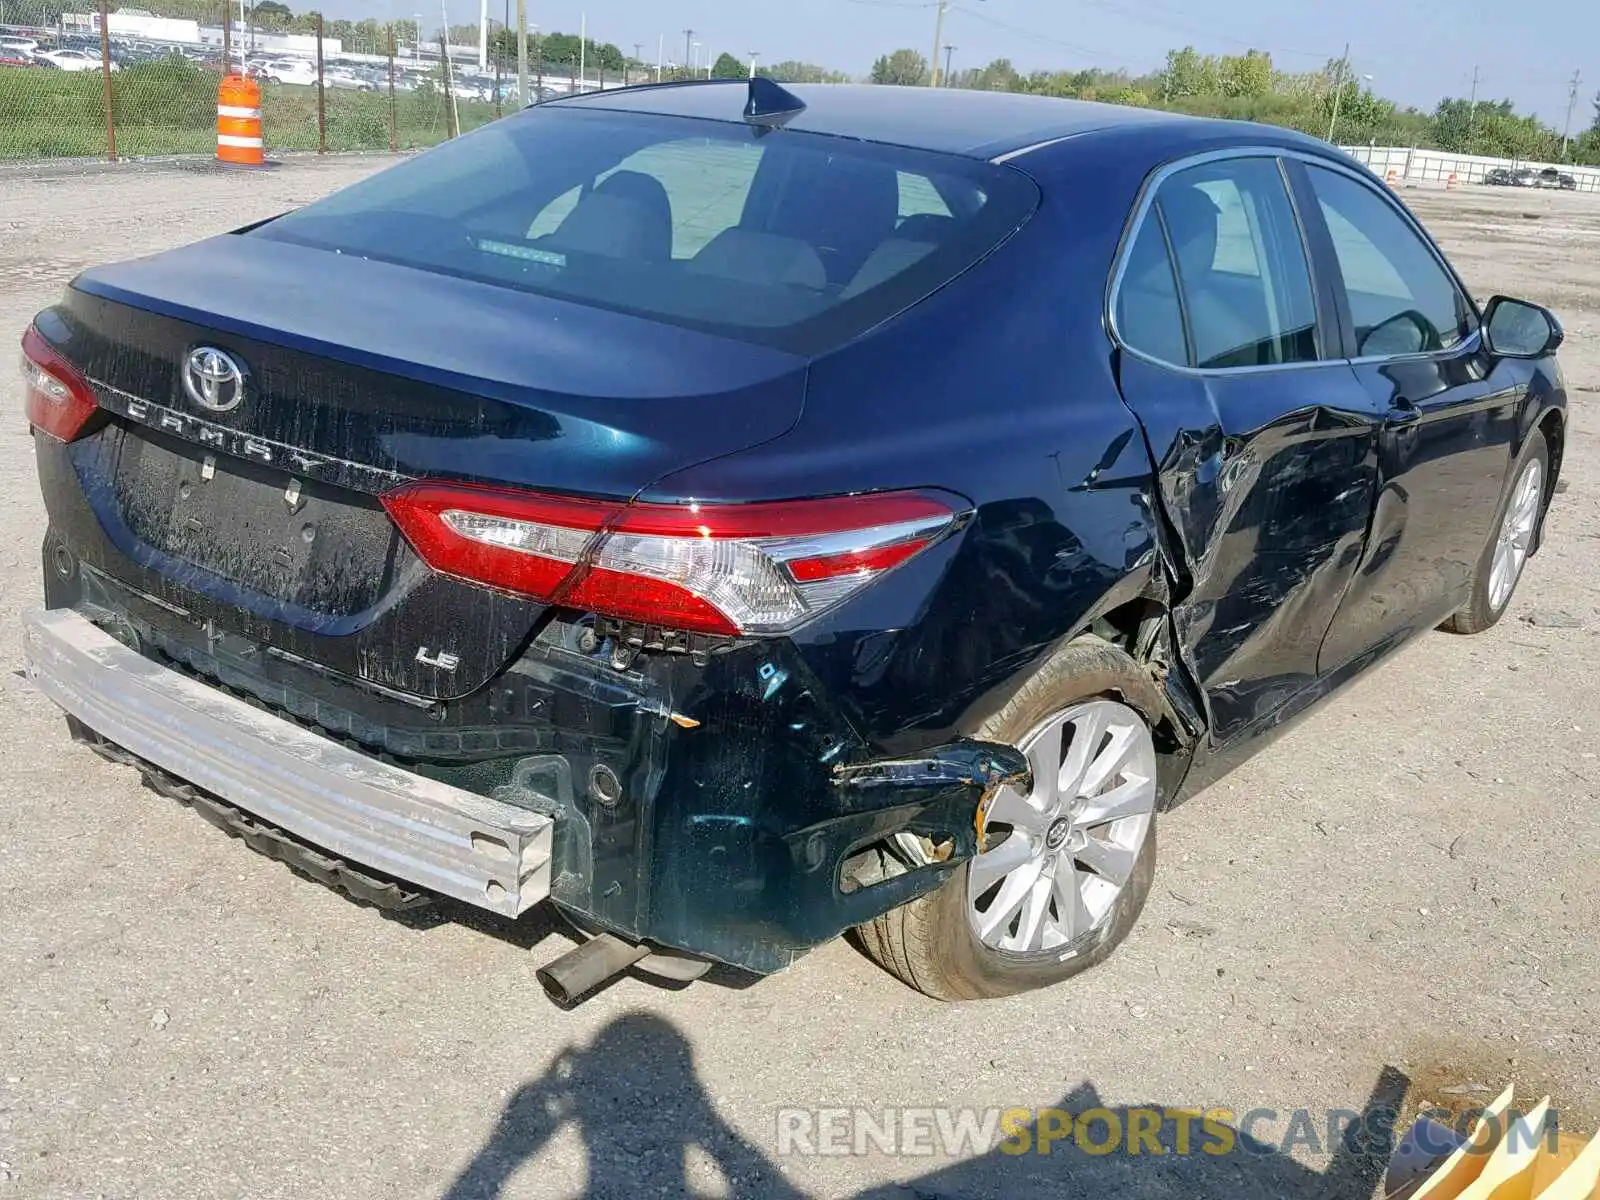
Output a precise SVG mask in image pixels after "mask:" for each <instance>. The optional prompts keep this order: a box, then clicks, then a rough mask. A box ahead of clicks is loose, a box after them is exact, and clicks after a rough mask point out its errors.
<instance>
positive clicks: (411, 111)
mask: <svg viewBox="0 0 1600 1200" xmlns="http://www.w3.org/2000/svg"><path fill="white" fill-rule="evenodd" d="M0 12H3V17H0V161H4V160H18V159H41V158H63V157H72V158H90V157H98V158H139V157H149V156H165V155H201V154H211V153H213V152H214V151H215V149H216V119H217V87H218V84H219V83H220V82H221V79H222V76H223V74H224V72H225V64H229V65H231V66H232V69H233V70H234V71H235V72H242V73H244V74H247V75H250V76H252V77H254V78H255V79H256V80H257V81H258V82H259V83H260V85H261V117H262V126H263V136H264V139H265V142H266V147H267V152H268V155H269V157H270V156H271V155H272V154H273V153H274V152H277V151H319V150H320V151H348V150H410V149H417V148H420V147H423V146H430V145H433V144H434V143H436V142H440V141H443V140H444V139H446V138H448V137H451V136H453V135H454V134H456V133H458V132H463V133H464V132H468V131H470V130H472V129H476V128H477V127H478V126H480V125H484V124H487V123H488V122H489V121H492V120H494V119H495V118H496V117H498V116H500V115H502V114H503V113H504V112H508V111H511V110H512V109H514V108H515V107H517V106H518V104H519V100H518V98H517V96H516V94H515V67H514V64H513V65H512V68H511V70H510V71H509V72H508V71H507V70H506V69H505V64H503V63H494V62H491V63H490V68H489V71H488V72H482V71H479V70H478V64H477V61H476V59H474V60H473V61H472V62H470V63H463V62H460V61H458V60H457V59H456V58H455V56H454V55H452V56H451V57H450V58H448V59H446V58H444V57H441V55H440V52H439V47H437V46H433V47H427V46H417V45H415V44H407V45H405V46H403V47H397V46H396V43H395V41H394V39H393V38H392V36H390V35H385V34H380V36H379V37H378V38H377V39H376V40H372V39H352V38H349V37H345V38H342V39H334V38H329V37H326V36H319V35H318V34H316V33H312V34H308V35H272V34H266V33H263V32H261V31H258V30H254V29H250V28H248V27H245V28H242V29H241V28H238V27H235V26H234V25H233V24H232V23H230V21H229V20H228V16H227V14H226V12H225V10H224V8H223V7H222V6H221V5H219V6H218V9H217V19H216V22H215V24H214V25H207V24H204V23H202V22H197V21H176V20H167V19H165V18H146V17H139V16H130V17H127V18H125V19H123V20H120V21H119V17H121V14H112V16H111V18H110V20H109V21H107V22H106V25H107V26H108V28H107V29H106V30H105V32H104V34H102V29H101V17H100V14H99V13H87V14H72V13H55V15H52V16H50V17H49V18H48V19H45V16H44V14H43V13H35V14H31V15H32V16H33V18H34V19H32V20H30V19H29V16H30V14H29V13H28V11H27V10H26V9H22V10H19V9H18V7H17V6H16V5H15V4H14V3H6V4H4V7H3V9H0ZM52 12H54V10H52ZM135 31H138V32H135ZM152 33H160V34H165V35H167V36H166V37H157V36H150V35H149V34H152ZM141 34H144V35H141ZM319 43H320V51H321V52H320V53H318V50H319ZM530 91H532V89H531V87H530Z"/></svg>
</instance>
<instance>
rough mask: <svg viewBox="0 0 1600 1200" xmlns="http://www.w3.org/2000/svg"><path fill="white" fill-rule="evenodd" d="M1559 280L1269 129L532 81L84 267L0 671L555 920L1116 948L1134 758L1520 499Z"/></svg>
mask: <svg viewBox="0 0 1600 1200" xmlns="http://www.w3.org/2000/svg"><path fill="white" fill-rule="evenodd" d="M1561 337H1562V334H1561V328H1560V325H1559V324H1558V322H1557V321H1556V319H1555V317H1553V316H1552V315H1551V314H1550V313H1548V312H1547V311H1545V310H1544V309H1542V308H1539V307H1537V306H1535V305H1532V304H1528V303H1524V302H1521V301H1518V300H1513V299H1509V298H1505V297H1496V298H1494V299H1492V300H1490V301H1488V303H1487V304H1484V305H1481V306H1480V304H1479V303H1478V302H1477V301H1475V300H1474V299H1473V297H1472V296H1471V294H1470V293H1469V292H1468V290H1467V289H1466V288H1465V287H1464V286H1463V285H1462V283H1461V281H1460V280H1459V279H1458V277H1457V276H1456V274H1455V273H1454V272H1453V270H1452V269H1451V267H1450V265H1449V264H1448V262H1447V261H1446V260H1445V258H1444V257H1443V255H1441V253H1440V252H1439V250H1438V249H1437V248H1436V247H1435V245H1434V244H1433V242H1432V241H1431V240H1430V238H1429V237H1428V235H1427V233H1426V232H1425V231H1424V230H1423V229H1422V228H1421V227H1420V226H1419V225H1418V223H1417V222H1416V221H1415V220H1414V219H1413V218H1412V217H1411V215H1410V214H1409V213H1408V211H1407V210H1406V208H1405V207H1404V206H1403V205H1402V204H1401V203H1400V202H1399V201H1398V200H1397V199H1396V197H1395V196H1394V195H1392V194H1391V193H1390V192H1389V191H1387V190H1386V189H1385V188H1384V187H1383V186H1382V184H1381V183H1380V182H1379V181H1377V180H1376V179H1375V178H1374V177H1372V176H1371V175H1370V174H1369V173H1368V172H1367V171H1366V170H1365V169H1363V168H1361V167H1358V166H1357V165H1355V164H1354V163H1353V162H1351V161H1350V160H1349V159H1347V158H1346V157H1344V156H1343V155H1341V154H1339V153H1338V152H1337V151H1336V150H1334V149H1333V148H1332V147H1329V146H1327V145H1325V144H1323V143H1320V142H1317V141H1315V140H1313V139H1311V138H1307V137H1303V136H1301V135H1298V134H1295V133H1292V132H1289V131H1285V130H1280V129H1272V128H1268V127H1264V126H1258V125H1244V124H1234V123H1229V122H1217V121H1202V120H1194V119H1189V118H1183V117H1177V116H1173V115H1169V114H1162V113H1153V112H1147V111H1142V110H1139V109H1133V108H1118V107H1109V106H1100V105H1094V104H1083V103H1074V102H1068V101H1057V100H1048V99H1043V98H1039V97H1029V96H1014V95H1000V94H987V93H976V92H956V91H945V90H935V89H904V90H902V89H894V88H853V87H802V86H796V87H794V88H793V89H785V88H783V87H780V86H779V85H776V84H772V83H769V82H767V81H765V80H756V81H752V82H750V83H748V84H746V83H743V82H738V83H720V82H717V83H711V82H706V83H695V84H682V85H668V86H656V87H642V88H631V89H625V90H620V91H607V92H605V93H603V94H596V95H588V96H578V97H573V98H570V99H565V100H560V101H557V102H552V103H546V104H540V105H538V106H535V107H532V108H529V109H527V110H524V111H522V112H520V113H517V114H516V115H514V116H511V117H508V118H506V119H505V120H502V121H499V122H496V123H495V124H493V125H490V126H488V127H486V128H484V129H482V130H480V131H478V132H475V133H473V134H471V135H469V136H466V137H462V138H459V139H457V140H455V141H452V142H449V143H447V144H445V145H443V146H441V147H438V148H437V149H434V150H431V151H429V152H427V153H425V154H422V155H420V156H417V157H415V158H413V159H411V160H408V161H406V162H403V163H401V164H399V165H396V166H394V167H392V168H390V169H388V170H385V171H383V172H381V173H379V174H376V175H373V176H371V177H369V178H367V179H365V180H363V181H362V182H359V183H357V184H355V185H354V186H351V187H348V188H346V189H344V190H342V191H339V192H337V193H335V194H333V195H331V196H328V197H327V198H325V199H322V200H320V201H317V202H315V203H312V204H309V205H307V206H305V207H303V208H300V209H298V210H296V211H293V212H290V213H287V214H285V215H282V216H279V217H277V218H275V219H272V220H269V221H266V222H263V223H260V224H257V225H254V226H251V227H248V228H245V229H240V230H237V231H235V232H233V233H230V234H226V235H223V236H219V237H212V238H209V239H207V240H205V241H202V242H199V243H197V244H195V245H192V246H188V247H184V248H181V249H176V250H173V251H170V252H168V253H164V254H158V255H156V256H154V257H150V258H144V259H140V260H137V261H133V262H127V263H122V264H119V265H114V266H105V267H100V268H95V269H92V270H89V271H86V272H84V273H83V274H82V275H80V276H79V277H78V278H77V279H76V280H75V281H74V282H73V283H72V285H71V286H70V288H69V289H68V290H67V293H66V295H65V297H64V298H63V299H62V300H61V302H60V303H59V304H57V305H55V306H53V307H51V308H49V309H46V310H45V311H44V312H41V313H40V314H39V315H38V316H37V318H36V319H35V321H34V322H33V324H32V326H31V328H30V329H29V330H28V331H27V334H26V336H25V338H24V341H23V370H24V372H25V374H26V404H27V416H28V420H29V422H30V423H31V425H32V427H33V429H34V431H35V434H34V440H35V444H36V448H37V462H38V472H39V478H40V482H41V484H42V487H43V490H44V497H45V501H46V505H47V509H48V513H49V527H48V530H47V532H46V534H45V537H44V546H43V573H44V595H45V604H44V607H43V608H42V609H41V610H39V611H36V612H33V613H31V614H30V615H28V616H27V617H26V628H25V647H26V654H27V658H28V663H29V673H30V675H31V677H32V678H33V679H34V680H35V681H36V682H37V684H38V686H39V687H40V688H41V689H42V690H43V691H44V692H45V693H46V694H47V695H48V696H49V697H50V698H51V699H53V700H54V701H55V702H56V703H57V704H59V705H60V706H61V707H62V708H63V709H64V710H65V711H66V713H67V714H68V718H69V724H70V727H71V730H72V732H73V734H74V736H75V737H76V738H77V739H78V740H80V741H83V742H86V743H88V744H89V745H90V746H92V747H93V748H94V749H96V750H98V751H99V752H100V753H102V754H104V755H106V756H108V757H111V758H113V759H115V760H118V761H122V762H126V763H128V764H131V765H133V766H135V767H137V768H138V769H139V770H141V771H142V772H144V774H145V776H146V778H147V779H149V780H150V781H151V782H152V783H153V784H154V786H155V787H156V789H157V790H159V791H162V792H165V793H167V794H168V795H171V796H174V797H177V798H179V799H180V800H182V801H184V802H186V803H188V804H190V805H191V806H193V807H194V808H195V809H196V810H197V811H199V812H200V813H202V814H203V815H205V816H207V817H208V818H209V819H211V820H212V821H214V822H215V823H217V824H219V825H221V826H222V827H223V828H225V829H227V830H229V831H230V832H232V833H234V834H236V835H238V836H240V837H242V838H243V839H244V840H245V841H246V842H247V843H249V844H250V845H251V846H253V847H255V848H257V849H259V850H262V851H264V852H266V853H269V854H271V855H274V856H276V857H278V858H281V859H283V860H285V861H287V862H288V863H289V864H291V865H292V866H293V867H295V868H296V869H297V870H299V871H300V872H302V873H305V874H309V875H311V876H313V877H315V878H317V879H319V880H321V881H323V882H325V883H328V884H331V885H333V886H336V887H339V888H341V889H343V890H345V891H347V892H349V893H351V894H352V895H354V896H356V897H358V898H360V899H362V900H365V901H368V902H371V903H375V904H380V905H391V906H404V905H409V904H414V903H419V902H423V901H426V900H429V899H432V898H434V897H439V896H443V897H448V898H453V899H454V900H456V901H461V902H465V903H466V904H469V905H475V906H478V907H480V908H483V909H487V910H490V911H492V912H495V913H498V914H502V915H504V916H505V917H508V918H515V917H518V916H520V915H521V914H523V913H524V912H526V911H527V910H528V909H529V908H530V907H532V906H533V905H536V904H540V903H543V902H546V901H548V902H550V903H552V904H554V905H555V906H556V907H557V908H558V909H559V910H560V912H561V913H563V914H564V915H565V916H566V917H568V918H569V919H570V920H571V921H572V923H573V924H574V925H575V926H576V927H577V928H578V929H579V930H580V931H581V932H582V933H583V934H584V935H585V938H586V940H585V941H584V942H583V943H582V944H581V945H580V946H579V947H578V948H577V949H576V950H574V951H573V952H571V953H570V954H569V955H567V956H564V957H563V958H562V959H560V960H558V961H557V962H555V963H553V964H552V965H551V966H550V967H548V968H547V969H546V970H545V971H544V972H543V973H542V978H543V979H544V982H545V984H546V986H547V988H549V990H550V991H551V993H552V995H554V996H556V997H557V998H558V999H563V1000H573V999H576V998H578V997H580V996H582V995H583V994H584V993H585V992H587V991H589V990H592V989H593V988H594V987H596V986H598V985H599V984H600V983H602V982H604V981H605V980H606V979H607V978H609V977H611V976H612V975H614V974H616V973H618V972H620V971H621V970H623V969H625V968H627V967H630V966H637V967H639V968H641V969H643V970H645V971H646V972H653V973H655V974H657V975H664V976H668V977H672V978H678V979H686V978H692V977H694V976H695V975H697V974H699V973H701V972H703V971H704V970H705V968H706V966H707V965H708V964H710V963H712V962H720V963H726V964H732V965H734V966H736V967H740V968H744V969H746V970H748V971H751V972H756V973H770V972H773V971H777V970H780V969H782V968H784V967H787V966H788V965H790V964H791V963H793V962H794V961H795V960H796V959H797V958H798V957H799V956H800V955H802V954H804V953H805V952H806V951H807V950H809V949H811V948H813V947H815V946H817V945H819V944H821V943H824V942H826V941H828V940H829V939H832V938H834V937H836V936H838V935H839V934H841V933H843V932H845V931H848V930H852V929H854V930H856V931H857V937H858V939H859V942H860V944H861V945H862V946H863V947H864V948H865V950H866V951H867V953H869V954H870V955H871V956H872V957H873V958H875V959H876V960H877V961H878V962H880V963H881V964H882V965H883V966H884V967H885V968H886V969H887V970H888V971H890V972H892V973H894V974H895V975H897V976H899V977H900V978H901V979H903V980H905V981H906V982H907V983H908V984H911V985H912V986H914V987H917V988H920V989H922V990H923V991H925V992H927V993H929V994H932V995H935V996H939V997H944V998H949V999H963V998H983V997H992V996H1000V995H1004V994H1008V993H1015V992H1018V991H1023V990H1026V989H1029V988H1033V987H1039V986H1043V985H1047V984H1051V983H1054V982H1057V981H1059V980H1062V979H1065V978H1067V977H1068V976H1071V975H1073V974H1075V973H1077V972H1079V971H1082V970H1083V969H1085V968H1086V967H1088V966H1090V965H1092V964H1094V963H1096V962H1098V961H1100V960H1101V959H1103V958H1104V957H1105V956H1106V955H1107V954H1108V953H1110V951H1111V950H1112V949H1113V948H1114V947H1115V946H1116V945H1117V943H1118V942H1119V941H1120V940H1122V939H1123V938H1124V937H1125V936H1126V935H1127V933H1128V932H1129V929H1130V928H1131V926H1132V925H1133V924H1134V922H1135V920H1136V919H1137V917H1138V915H1139V911H1140V908H1141V906H1142V904H1143V903H1144V901H1145V897H1146V895H1147V893H1148V892H1149V889H1150V886H1151V879H1152V876H1153V872H1154V869H1155V861H1156V830H1157V826H1158V823H1159V820H1160V816H1161V814H1163V813H1165V812H1166V811H1168V810H1169V809H1170V808H1171V807H1172V806H1173V805H1174V804H1176V803H1177V802H1178V801H1179V800H1180V799H1182V798H1183V797H1185V796H1187V795H1192V794H1193V793H1195V792H1196V791H1197V790H1199V789H1200V788H1202V787H1203V786H1204V785H1205V784H1206V782H1207V781H1208V780H1211V779H1214V778H1215V777H1216V776H1217V775H1218V774H1219V773H1220V772H1222V771H1224V770H1226V769H1228V768H1229V767H1230V766H1232V765H1234V764H1236V763H1238V762H1239V761H1240V760H1241V759H1242V758H1243V757H1245V756H1246V755H1248V754H1249V753H1251V752H1252V751H1253V750H1255V749H1256V748H1259V747H1260V746H1261V745H1263V744H1264V742H1265V740H1266V739H1268V738H1269V737H1270V736H1271V735H1273V734H1275V733H1277V732H1279V731H1281V730H1282V729H1283V728H1285V727H1286V725H1287V723H1288V722H1289V721H1291V719H1293V718H1295V717H1297V716H1299V715H1301V714H1303V713H1305V712H1306V711H1307V710H1308V709H1309V708H1310V707H1311V706H1312V705H1313V704H1315V702H1317V701H1318V700H1320V699H1321V698H1323V697H1325V696H1327V695H1328V694H1329V693H1330V692H1332V691H1333V690H1335V689H1336V688H1338V687H1339V686H1340V685H1341V684H1343V683H1344V682H1346V681H1348V680H1349V679H1351V678H1352V677H1353V676H1355V675H1357V674H1358V673H1360V672H1362V671H1363V670H1365V669H1366V668H1368V667H1370V666H1372V665H1374V664H1375V663H1377V662H1379V661H1380V660H1382V659H1383V658H1384V657H1385V656H1386V655H1387V654H1388V653H1389V652H1390V651H1392V650H1394V649H1396V648H1398V647H1400V646H1402V645H1404V644H1405V643H1406V642H1407V641H1408V640H1409V639H1410V638H1412V637H1413V636H1414V635H1416V634H1419V633H1422V632H1424V631H1427V630H1431V629H1434V628H1436V627H1441V626H1442V627H1443V628H1446V629H1450V630H1454V631H1456V632H1458V633H1473V632H1476V631H1479V630H1482V629H1484V628H1486V627H1488V626H1490V625H1492V624H1494V622H1495V621H1496V620H1498V619H1499V618H1500V616H1501V615H1502V614H1503V613H1504V612H1505V611H1506V608H1507V605H1508V604H1509V602H1510V599H1511V596H1512V592H1513V589H1514V588H1515V587H1516V585H1517V582H1518V579H1519V576H1520V575H1521V573H1522V571H1523V568H1524V565H1525V563H1526V561H1527V559H1528V557H1529V556H1530V555H1532V554H1533V553H1534V552H1535V551H1536V550H1537V549H1538V546H1539V539H1540V536H1541V531H1542V527H1543V521H1544V516H1545V512H1546V508H1547V504H1548V501H1549V499H1550V497H1551V495H1552V493H1553V491H1554V485H1555V481H1556V478H1557V474H1558V471H1559V469H1560V464H1561V454H1562V443H1563V437H1564V433H1565V413H1566V397H1565V391H1564V385H1563V382H1562V376H1561V373H1560V370H1559V368H1558V367H1557V365H1556V361H1555V358H1554V351H1555V349H1556V348H1557V346H1558V345H1559V344H1560V341H1561Z"/></svg>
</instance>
